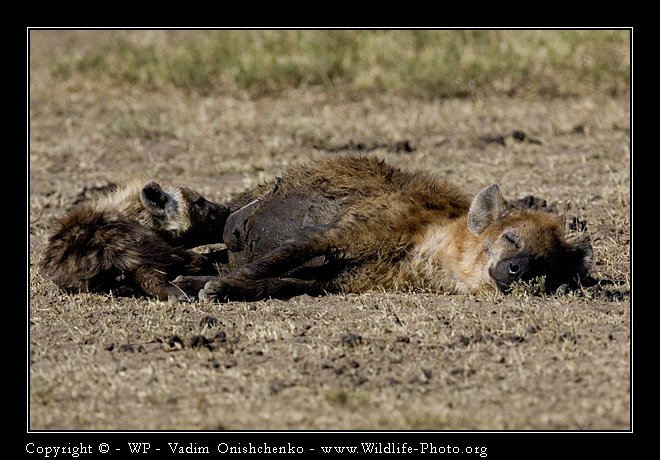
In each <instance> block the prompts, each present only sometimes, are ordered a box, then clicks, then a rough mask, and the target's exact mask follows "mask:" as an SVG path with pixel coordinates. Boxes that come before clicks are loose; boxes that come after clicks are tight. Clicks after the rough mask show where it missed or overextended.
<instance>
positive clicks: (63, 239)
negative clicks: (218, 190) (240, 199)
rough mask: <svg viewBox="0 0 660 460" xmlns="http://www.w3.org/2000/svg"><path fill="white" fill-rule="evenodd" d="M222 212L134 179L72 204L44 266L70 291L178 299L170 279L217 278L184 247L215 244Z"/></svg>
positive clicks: (180, 190)
mask: <svg viewBox="0 0 660 460" xmlns="http://www.w3.org/2000/svg"><path fill="white" fill-rule="evenodd" d="M228 214H229V208H228V207H227V206H225V205H219V204H216V203H213V202H210V201H208V200H206V199H205V198H204V197H202V196H201V195H199V194H197V193H196V192H194V191H192V190H189V189H187V188H184V187H172V186H167V187H161V186H160V185H159V184H158V183H156V182H154V181H146V180H135V181H133V182H130V183H128V184H127V185H125V186H123V187H118V188H112V189H111V190H109V191H108V193H103V194H101V195H100V196H97V197H96V198H93V199H86V200H82V201H81V202H80V203H77V204H75V205H74V206H73V207H72V208H71V209H70V210H69V211H68V212H67V214H66V215H65V216H64V217H63V218H61V219H59V220H58V221H57V222H56V223H55V228H54V232H53V234H52V235H51V237H50V239H49V242H48V245H47V247H46V250H45V254H44V259H43V261H42V267H43V268H44V270H45V271H46V273H47V274H48V275H49V276H50V278H51V279H52V280H53V281H54V282H55V284H57V285H58V286H59V287H60V288H62V289H65V290H68V291H74V292H80V291H90V292H109V291H113V292H114V293H116V294H118V295H148V296H153V297H157V298H160V299H167V298H168V297H180V296H181V295H182V294H184V293H182V291H181V289H180V288H178V287H176V286H174V285H173V284H172V283H171V280H173V279H174V278H175V277H176V276H178V275H212V274H214V273H215V274H217V273H218V272H217V270H216V269H215V266H214V265H213V263H212V262H211V261H210V260H207V258H206V257H204V256H202V255H201V254H198V253H195V252H193V251H191V250H190V249H188V248H191V247H193V246H198V245H201V244H206V243H211V242H215V241H216V240H218V238H219V236H218V235H221V234H222V231H223V229H224V225H225V221H226V219H227V216H228ZM192 294H194V295H196V294H197V291H195V292H194V293H192Z"/></svg>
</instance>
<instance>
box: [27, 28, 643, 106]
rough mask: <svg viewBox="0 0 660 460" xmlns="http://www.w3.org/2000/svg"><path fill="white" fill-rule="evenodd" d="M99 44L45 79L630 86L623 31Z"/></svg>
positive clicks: (196, 84) (246, 33)
mask: <svg viewBox="0 0 660 460" xmlns="http://www.w3.org/2000/svg"><path fill="white" fill-rule="evenodd" d="M37 32H38V31H37ZM88 33H89V34H90V36H92V37H94V34H95V33H98V31H89V32H88ZM103 37H104V38H103V39H99V40H98V43H96V44H94V45H93V46H89V47H88V49H87V50H86V51H85V52H83V53H79V54H77V55H67V56H60V57H58V59H57V61H56V62H53V63H52V64H51V73H52V74H53V75H57V76H58V77H60V78H70V77H71V76H73V75H76V74H93V73H100V74H103V75H106V76H109V77H110V78H112V79H114V80H117V81H118V82H125V83H129V84H133V85H143V86H144V87H146V88H151V89H160V88H162V87H164V86H167V85H173V86H175V87H178V88H184V89H188V90H190V91H194V92H200V93H208V92H217V91H228V90H235V89H247V90H250V91H254V92H265V91H270V90H280V89H286V88H297V87H301V86H320V87H324V88H333V87H341V88H344V89H351V90H354V91H378V92H382V91H388V92H398V93H404V94H411V95H418V96H457V95H459V96H465V95H470V94H474V93H477V92H484V91H489V92H503V93H508V94H513V93H517V92H524V91H533V92H536V93H542V94H549V95H561V94H575V93H579V92H581V91H585V90H593V89H597V90H606V91H610V92H620V91H626V90H628V89H629V87H630V31H628V30H201V31H174V30H169V31H113V33H112V34H110V35H107V34H106V35H103ZM108 37H109V38H108Z"/></svg>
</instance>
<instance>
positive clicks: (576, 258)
mask: <svg viewBox="0 0 660 460" xmlns="http://www.w3.org/2000/svg"><path fill="white" fill-rule="evenodd" d="M568 245H569V248H570V253H569V254H570V258H569V263H570V264H571V267H570V272H571V273H575V274H576V277H577V278H583V277H584V276H585V275H586V274H587V272H588V271H589V269H590V268H591V266H592V265H593V262H594V250H593V247H592V246H591V238H589V235H588V234H587V233H582V234H581V235H580V236H578V237H576V238H575V239H573V240H571V241H568Z"/></svg>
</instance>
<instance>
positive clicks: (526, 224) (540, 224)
mask: <svg viewBox="0 0 660 460" xmlns="http://www.w3.org/2000/svg"><path fill="white" fill-rule="evenodd" d="M468 228H469V229H470V231H471V232H472V233H474V234H475V235H477V237H478V240H479V242H480V244H481V245H482V247H483V251H484V252H485V253H486V254H487V260H488V262H487V264H486V266H485V267H484V269H483V270H484V272H483V273H482V277H483V278H484V279H485V280H487V282H488V284H491V285H493V286H495V287H497V288H498V289H500V290H502V291H506V290H507V289H509V287H510V286H511V284H512V283H513V282H514V281H518V280H520V281H529V280H532V279H533V278H535V277H539V276H545V285H546V288H547V289H549V290H553V289H556V288H558V287H559V286H561V285H562V284H571V283H574V282H576V281H577V280H579V279H581V278H583V277H584V276H585V275H586V274H587V272H588V271H589V268H590V267H591V264H592V263H593V249H592V247H591V241H590V239H589V236H588V235H587V234H586V233H585V234H582V235H580V236H578V237H576V238H574V239H573V240H571V241H568V240H566V239H565V238H564V232H563V230H562V220H561V219H560V218H558V217H555V216H552V215H550V214H549V213H547V212H543V211H532V210H522V211H510V210H509V209H508V206H507V203H506V201H505V200H504V198H503V197H502V194H501V192H500V190H499V188H498V186H497V185H491V186H490V187H486V188H485V189H483V190H482V191H481V192H480V193H479V194H478V195H477V196H476V197H475V198H474V200H472V204H471V205H470V211H469V214H468Z"/></svg>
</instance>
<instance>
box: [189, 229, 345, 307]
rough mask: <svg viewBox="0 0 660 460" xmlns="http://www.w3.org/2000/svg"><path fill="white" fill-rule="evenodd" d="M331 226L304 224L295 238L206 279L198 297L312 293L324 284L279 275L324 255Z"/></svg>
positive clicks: (271, 295) (251, 297)
mask: <svg viewBox="0 0 660 460" xmlns="http://www.w3.org/2000/svg"><path fill="white" fill-rule="evenodd" d="M329 228H330V227H325V226H323V227H305V228H303V229H302V230H301V232H300V234H299V235H298V236H296V237H295V238H292V239H290V240H288V241H285V242H284V243H282V244H281V245H280V246H279V247H278V248H277V249H275V250H273V251H271V252H270V253H268V254H266V255H265V256H263V257H261V258H259V259H257V260H254V261H252V262H250V263H248V264H246V265H244V266H243V267H241V268H239V269H237V270H235V271H233V272H230V273H228V274H226V275H223V276H220V277H218V278H216V279H215V280H212V281H209V282H208V283H206V284H205V285H204V289H203V291H200V297H202V298H209V299H217V300H248V299H249V300H258V299H264V298H268V297H278V298H285V297H292V296H294V295H299V294H304V293H308V294H315V293H317V292H318V293H320V292H322V291H323V290H324V286H325V284H326V283H324V282H321V281H316V280H303V279H297V278H287V277H286V276H284V277H282V278H280V276H283V275H285V274H287V273H289V272H291V271H292V270H294V269H296V268H298V267H300V266H302V265H303V264H304V263H305V262H307V261H308V260H311V259H313V258H315V257H317V256H320V255H323V254H327V253H328V251H329V250H330V249H331V248H332V244H331V238H330V236H329V233H328V231H327V230H328V229H329Z"/></svg>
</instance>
